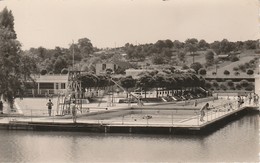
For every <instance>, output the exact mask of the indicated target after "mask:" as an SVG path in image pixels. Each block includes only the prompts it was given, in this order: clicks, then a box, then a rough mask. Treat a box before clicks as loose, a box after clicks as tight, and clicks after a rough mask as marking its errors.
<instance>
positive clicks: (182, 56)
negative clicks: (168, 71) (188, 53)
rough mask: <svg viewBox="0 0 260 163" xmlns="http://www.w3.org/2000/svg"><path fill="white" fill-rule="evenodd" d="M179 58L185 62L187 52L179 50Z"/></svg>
mask: <svg viewBox="0 0 260 163" xmlns="http://www.w3.org/2000/svg"><path fill="white" fill-rule="evenodd" d="M178 58H179V60H180V61H181V62H183V63H184V62H185V53H184V52H179V53H178Z"/></svg>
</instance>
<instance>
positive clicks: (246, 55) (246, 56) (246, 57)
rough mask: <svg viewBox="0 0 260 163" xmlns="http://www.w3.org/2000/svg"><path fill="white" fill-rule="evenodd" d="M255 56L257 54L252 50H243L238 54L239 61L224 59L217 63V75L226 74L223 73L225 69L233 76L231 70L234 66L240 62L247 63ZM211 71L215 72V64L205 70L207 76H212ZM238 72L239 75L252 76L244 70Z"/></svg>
mask: <svg viewBox="0 0 260 163" xmlns="http://www.w3.org/2000/svg"><path fill="white" fill-rule="evenodd" d="M256 56H257V54H255V53H254V52H253V51H245V52H242V53H241V54H239V61H236V62H231V61H225V62H223V63H221V64H218V68H217V76H218V77H219V76H223V77H224V76H226V75H224V71H225V70H228V71H229V72H230V76H235V75H234V72H235V71H234V70H233V68H234V67H238V66H239V65H241V64H244V63H247V62H249V61H250V60H252V59H254V58H255V57H256ZM254 71H257V67H256V68H254ZM212 72H216V68H215V65H214V66H212V67H211V68H209V69H208V70H207V76H213V75H212ZM239 73H240V76H241V75H242V76H246V77H250V76H253V75H247V74H246V72H242V71H239Z"/></svg>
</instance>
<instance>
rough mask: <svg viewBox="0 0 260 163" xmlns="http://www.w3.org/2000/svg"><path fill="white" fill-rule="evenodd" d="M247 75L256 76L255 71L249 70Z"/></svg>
mask: <svg viewBox="0 0 260 163" xmlns="http://www.w3.org/2000/svg"><path fill="white" fill-rule="evenodd" d="M246 73H247V75H253V74H254V71H253V70H251V69H249V70H247V72H246Z"/></svg>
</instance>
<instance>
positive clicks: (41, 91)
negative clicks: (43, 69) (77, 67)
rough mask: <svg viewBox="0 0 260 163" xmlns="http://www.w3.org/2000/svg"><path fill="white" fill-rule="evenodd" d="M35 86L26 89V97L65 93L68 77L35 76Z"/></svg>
mask: <svg viewBox="0 0 260 163" xmlns="http://www.w3.org/2000/svg"><path fill="white" fill-rule="evenodd" d="M33 79H34V81H35V84H34V85H31V87H29V88H27V90H26V92H25V93H26V94H25V95H26V96H33V97H34V96H46V95H54V94H56V95H57V94H59V93H65V92H66V88H67V85H68V75H36V76H34V77H33Z"/></svg>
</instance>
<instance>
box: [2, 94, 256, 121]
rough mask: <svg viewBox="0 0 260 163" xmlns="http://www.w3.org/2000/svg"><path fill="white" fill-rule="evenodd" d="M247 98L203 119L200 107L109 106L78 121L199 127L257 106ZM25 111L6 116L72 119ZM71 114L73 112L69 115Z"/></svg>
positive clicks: (220, 107) (53, 113) (218, 108)
mask: <svg viewBox="0 0 260 163" xmlns="http://www.w3.org/2000/svg"><path fill="white" fill-rule="evenodd" d="M249 102H250V101H249V99H245V102H244V103H243V104H242V105H240V106H239V105H238V102H237V101H236V99H234V100H229V101H228V102H226V103H224V104H220V105H218V106H213V107H211V108H210V109H209V110H206V111H205V116H204V117H203V119H204V121H200V118H201V115H200V111H199V109H198V108H197V109H191V110H181V109H164V110H160V109H153V110H151V109H150V110H147V109H137V110H129V109H128V110H127V109H125V110H110V109H108V108H94V107H93V108H91V107H90V108H83V109H82V110H77V122H79V123H92V124H93V123H95V124H107V125H126V126H127V125H137V126H138V125H140V126H200V125H202V124H205V123H207V122H211V121H214V120H216V119H218V118H222V117H223V116H226V115H228V114H232V113H234V112H236V111H237V110H238V109H240V108H242V107H244V106H255V105H256V104H253V101H251V103H249ZM22 112H23V114H22V115H21V116H19V115H17V116H15V117H7V118H8V121H9V122H16V121H24V122H53V123H54V122H57V123H58V122H66V123H68V122H71V123H72V122H73V120H72V115H71V111H70V112H68V114H66V115H64V116H60V115H59V114H57V110H54V109H52V110H51V115H49V113H48V109H44V110H32V109H22ZM69 113H70V114H69Z"/></svg>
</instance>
